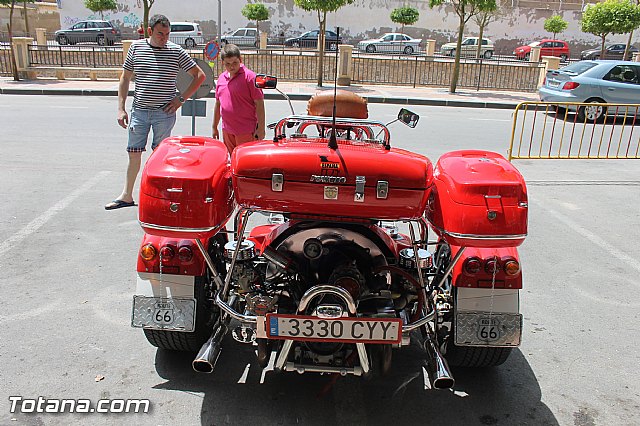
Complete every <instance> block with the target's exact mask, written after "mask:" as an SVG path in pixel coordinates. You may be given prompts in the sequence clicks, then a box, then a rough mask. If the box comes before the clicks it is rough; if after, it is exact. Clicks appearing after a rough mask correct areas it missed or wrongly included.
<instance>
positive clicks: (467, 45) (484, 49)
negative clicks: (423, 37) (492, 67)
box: [440, 37, 494, 59]
mask: <svg viewBox="0 0 640 426" xmlns="http://www.w3.org/2000/svg"><path fill="white" fill-rule="evenodd" d="M460 49H461V50H460V57H461V58H475V57H476V53H477V52H478V37H465V38H464V40H462V44H461V45H460ZM493 50H494V47H493V42H492V41H491V40H489V39H488V38H483V39H482V46H481V48H480V56H482V57H483V58H485V59H490V58H491V57H492V56H493ZM440 53H441V54H443V55H447V56H456V42H453V43H445V44H443V45H442V46H441V47H440Z"/></svg>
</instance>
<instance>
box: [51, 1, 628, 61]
mask: <svg viewBox="0 0 640 426" xmlns="http://www.w3.org/2000/svg"><path fill="white" fill-rule="evenodd" d="M578 1H580V7H582V6H581V5H582V0H569V1H567V0H553V1H542V0H522V1H520V2H519V1H518V0H513V1H509V0H506V1H505V2H504V3H503V7H502V8H501V10H502V17H501V18H500V19H499V20H498V21H497V22H493V23H491V24H490V25H489V26H488V27H487V28H486V30H485V36H486V37H488V38H490V39H492V40H493V41H494V43H495V45H496V50H497V53H503V54H510V53H511V52H512V51H513V48H514V47H516V46H518V45H521V44H526V43H529V42H531V41H534V40H537V39H540V38H547V37H551V34H549V33H546V32H545V31H544V27H543V26H544V20H545V19H546V18H548V17H550V16H552V15H553V14H554V13H557V10H558V9H561V10H560V11H559V14H560V15H561V16H562V17H563V18H564V19H565V20H566V21H567V22H569V28H568V29H567V30H566V31H565V32H564V33H562V34H561V35H560V36H559V38H561V39H564V40H567V41H568V42H569V44H570V46H571V49H572V54H573V56H577V55H578V53H579V52H580V50H583V49H584V48H586V47H592V46H596V45H598V39H597V38H596V37H595V36H593V35H590V34H585V33H583V32H581V31H580V25H579V20H580V18H581V16H582V12H581V10H580V7H578ZM588 1H593V0H588ZM60 3H61V9H60V24H61V25H62V26H63V27H65V28H66V27H69V26H70V25H72V24H73V23H75V22H77V21H78V20H82V19H87V18H98V19H99V15H96V14H93V13H92V12H91V11H89V10H87V9H85V8H84V6H83V5H82V2H81V1H78V0H60ZM141 3H142V2H141V1H139V0H119V1H118V5H119V6H118V11H116V12H108V13H105V19H111V20H114V21H116V22H118V23H119V24H120V25H121V26H124V27H132V28H133V27H137V25H139V22H140V20H141V19H142V8H141ZM221 3H222V23H221V30H222V32H223V33H225V32H227V31H231V30H234V29H235V28H238V27H244V26H255V22H249V21H247V19H246V18H244V17H243V16H242V14H241V12H240V11H241V9H242V7H243V6H244V5H245V4H246V3H253V1H252V0H238V1H233V2H231V1H229V0H222V1H221ZM263 3H264V4H265V5H266V6H267V8H268V9H269V11H270V14H271V18H270V19H269V21H266V22H261V23H260V28H261V30H264V31H266V32H268V33H269V35H271V36H275V35H277V34H279V33H280V32H281V31H282V32H284V33H285V34H286V35H287V36H291V35H297V34H300V33H302V32H304V31H307V30H310V29H314V28H317V27H318V20H317V15H316V14H315V13H310V12H305V11H303V10H302V9H300V8H298V7H296V6H295V5H294V3H293V0H263ZM185 4H188V6H187V7H185ZM404 4H407V5H410V6H412V7H415V8H416V9H418V10H419V11H420V18H419V20H418V22H417V23H416V24H415V25H413V26H409V27H405V32H406V33H407V34H409V35H411V36H414V37H419V38H423V39H435V40H436V41H437V46H440V44H442V43H445V42H449V41H453V40H455V38H456V36H457V26H458V17H457V15H456V14H455V13H454V11H453V9H452V8H451V6H450V5H443V6H440V7H437V8H434V9H431V8H429V2H428V1H426V0H414V1H410V0H409V1H405V0H356V1H355V2H354V3H353V4H351V5H349V6H345V7H343V8H341V9H339V10H338V12H336V13H330V14H328V15H327V25H328V27H329V28H334V27H336V26H340V27H341V28H343V29H344V41H345V42H347V43H350V44H355V43H357V42H358V41H359V40H362V39H364V38H371V37H374V36H377V35H379V34H381V33H384V32H390V31H396V30H400V28H399V27H398V26H396V25H395V24H394V23H393V22H391V19H390V18H389V15H390V13H391V10H393V9H395V8H397V7H401V6H403V5H404ZM152 13H163V14H165V15H167V16H168V17H169V18H170V19H172V20H175V21H194V22H199V23H200V24H201V27H202V29H203V31H204V32H205V34H206V35H207V36H208V38H213V37H215V35H216V34H217V31H218V24H217V16H218V1H216V0H189V2H188V3H185V2H177V1H174V0H156V2H155V4H154V6H153V8H152ZM477 33H478V28H477V26H476V25H475V24H473V23H471V22H470V23H469V24H467V30H466V35H477ZM639 37H640V36H639V35H636V36H635V37H634V42H637V41H638V39H639ZM608 41H611V42H614V41H615V42H625V41H626V36H624V35H618V36H611V37H609V38H608Z"/></svg>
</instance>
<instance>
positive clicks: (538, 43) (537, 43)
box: [529, 41, 540, 47]
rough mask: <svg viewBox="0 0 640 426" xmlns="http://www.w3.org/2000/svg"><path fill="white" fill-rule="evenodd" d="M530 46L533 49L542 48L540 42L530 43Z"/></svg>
mask: <svg viewBox="0 0 640 426" xmlns="http://www.w3.org/2000/svg"><path fill="white" fill-rule="evenodd" d="M529 46H531V47H536V46H540V42H539V41H534V42H533V43H529Z"/></svg>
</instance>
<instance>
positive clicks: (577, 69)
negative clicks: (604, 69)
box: [561, 61, 598, 75]
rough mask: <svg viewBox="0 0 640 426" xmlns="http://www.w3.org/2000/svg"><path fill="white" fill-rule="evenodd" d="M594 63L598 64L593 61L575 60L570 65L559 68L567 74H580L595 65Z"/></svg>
mask: <svg viewBox="0 0 640 426" xmlns="http://www.w3.org/2000/svg"><path fill="white" fill-rule="evenodd" d="M596 65H598V64H597V63H595V62H589V61H580V62H575V63H573V64H571V65H567V66H566V67H564V68H561V70H562V72H564V73H567V74H573V75H580V74H582V73H583V72H585V71H587V70H590V69H591V68H593V67H595V66H596Z"/></svg>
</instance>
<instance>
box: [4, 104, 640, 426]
mask: <svg viewBox="0 0 640 426" xmlns="http://www.w3.org/2000/svg"><path fill="white" fill-rule="evenodd" d="M207 102H208V103H209V107H211V106H212V104H211V100H208V101H207ZM294 105H295V107H296V108H298V112H302V110H303V109H304V106H305V103H303V102H294ZM412 109H413V110H414V111H415V112H417V113H418V114H420V116H421V119H420V122H419V124H418V127H417V128H416V129H413V130H412V129H408V128H406V127H404V126H402V125H401V124H399V123H396V124H394V125H393V127H392V129H391V131H392V141H391V143H392V145H393V146H400V147H403V148H407V149H411V150H415V151H418V152H420V153H424V154H427V155H428V156H429V157H430V158H432V159H433V160H434V161H435V160H436V159H437V157H438V156H439V155H441V154H442V153H444V152H447V151H450V150H452V149H460V148H478V149H489V150H495V151H498V152H501V153H503V154H504V153H505V152H506V149H507V146H508V138H509V135H510V130H511V123H510V120H511V112H510V111H505V110H490V109H469V108H464V109H458V108H442V107H412ZM115 110H116V98H102V97H95V98H94V97H67V96H56V97H52V96H11V95H3V96H0V129H2V136H1V140H2V143H1V144H0V147H1V152H2V155H1V156H0V197H1V199H2V200H3V202H4V203H3V204H4V208H2V209H1V210H0V272H1V273H0V424H2V425H5V424H10V425H16V424H18V425H21V424H34V425H41V424H46V425H49V424H53V425H58V424H60V425H62V424H64V425H67V424H95V425H102V424H132V423H135V424H140V425H157V424H181V425H182V424H188V425H196V424H203V425H211V424H215V425H221V424H258V423H259V424H267V425H271V424H286V425H288V424H298V423H299V424H318V425H320V424H322V425H326V424H345V425H346V424H349V425H351V424H391V423H392V424H434V425H458V424H464V425H473V424H482V425H494V424H498V425H524V424H528V425H542V424H544V425H555V424H560V425H579V426H587V425H614V424H615V425H632V424H637V423H638V422H639V421H640V420H639V418H638V417H639V413H640V384H639V383H638V380H637V379H638V373H637V367H638V365H640V355H639V354H640V338H639V337H638V325H637V324H638V320H639V319H640V318H639V314H638V311H639V308H640V298H638V293H639V292H640V280H638V276H639V275H640V252H638V248H637V247H638V246H637V241H638V239H640V230H639V227H638V223H639V219H640V213H639V209H638V207H637V203H638V201H637V200H639V199H640V178H639V176H640V173H639V172H640V162H638V161H633V160H630V161H622V160H618V161H533V160H532V161H518V162H516V163H515V164H516V166H517V167H519V168H520V170H521V171H522V173H523V174H524V176H525V178H526V179H527V182H528V188H529V196H530V206H531V208H530V216H529V237H528V238H527V240H526V242H525V243H524V244H523V246H522V247H521V250H520V252H521V260H522V264H523V268H524V289H523V291H522V296H521V309H522V312H523V314H524V317H525V320H524V333H523V343H522V346H521V347H520V349H518V350H516V351H514V353H513V354H512V356H511V357H510V358H509V360H508V361H507V362H506V363H505V364H504V365H503V366H501V367H498V368H494V369H490V370H484V371H482V370H464V369H462V370H461V369H458V370H454V375H455V378H456V385H455V389H454V390H453V391H433V390H429V389H425V379H424V374H423V370H422V366H423V363H424V361H423V358H422V353H421V352H420V350H418V348H413V347H409V348H405V349H403V350H401V351H396V352H394V359H393V368H392V371H391V374H390V375H389V376H388V377H387V378H385V379H384V380H372V381H365V380H362V379H358V378H340V379H338V380H337V381H335V383H332V381H331V379H330V378H329V377H327V376H319V375H311V374H305V375H297V374H293V373H283V374H275V373H273V372H266V373H263V372H262V371H261V370H260V369H259V368H258V366H257V364H256V363H255V361H254V357H253V349H252V348H251V347H249V346H242V345H240V344H237V343H235V342H234V341H232V340H230V339H229V340H228V341H227V344H226V346H225V347H224V349H223V352H222V355H221V357H220V361H219V363H218V367H217V370H216V372H215V373H214V374H212V375H201V374H196V373H194V372H193V371H192V370H191V365H190V364H191V356H189V355H182V354H173V353H167V352H164V351H158V350H156V349H155V348H154V347H152V346H150V345H149V344H148V343H147V342H146V340H145V338H144V336H143V334H142V332H141V331H140V330H138V329H133V328H131V327H130V326H129V321H130V319H129V316H130V313H131V297H132V294H133V291H134V290H135V263H136V255H137V249H138V244H139V242H140V239H141V236H142V231H141V229H140V227H139V226H138V224H137V220H136V219H137V217H136V215H137V211H136V209H135V208H130V209H121V210H116V211H105V210H104V209H103V205H104V204H105V203H106V202H108V201H110V200H111V199H113V198H114V197H115V196H116V195H118V193H119V192H120V189H121V185H122V181H123V174H124V170H125V165H126V153H125V151H124V147H125V138H126V134H125V131H124V130H122V129H120V128H119V127H118V126H117V124H116V116H115ZM397 111H398V107H396V106H393V105H383V104H375V105H371V106H370V116H371V117H372V118H374V119H377V120H379V121H391V120H392V119H393V118H394V117H395V115H396V114H397ZM286 113H287V105H286V103H285V102H281V101H268V102H267V115H268V117H267V121H275V120H277V118H278V117H280V116H282V115H283V114H286ZM210 122H211V117H208V118H206V119H198V120H197V133H199V134H209V129H210ZM190 125H191V120H190V119H189V118H179V120H178V124H177V125H176V129H175V133H176V134H188V133H190ZM372 167H375V165H372ZM10 396H22V397H23V398H31V399H35V398H37V397H38V396H43V397H45V398H86V399H90V400H91V401H93V402H95V401H97V400H99V399H116V398H148V399H149V400H150V401H151V406H152V409H151V412H150V413H147V414H111V415H106V414H97V413H93V414H47V413H43V414H24V413H14V414H12V413H10V412H9V408H10V407H9V397H10Z"/></svg>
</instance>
